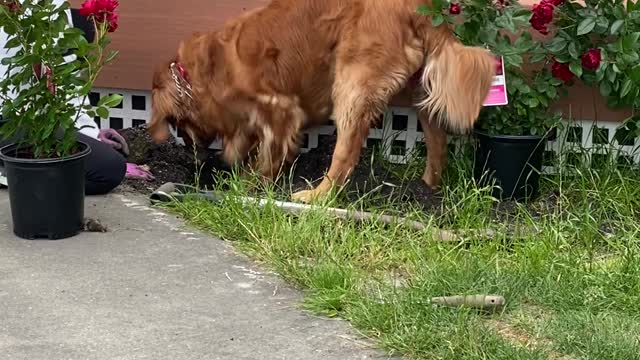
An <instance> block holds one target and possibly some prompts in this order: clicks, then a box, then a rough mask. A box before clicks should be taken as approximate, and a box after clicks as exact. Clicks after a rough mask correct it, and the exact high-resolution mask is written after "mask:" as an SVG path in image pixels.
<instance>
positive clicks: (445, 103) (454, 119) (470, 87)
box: [417, 28, 496, 133]
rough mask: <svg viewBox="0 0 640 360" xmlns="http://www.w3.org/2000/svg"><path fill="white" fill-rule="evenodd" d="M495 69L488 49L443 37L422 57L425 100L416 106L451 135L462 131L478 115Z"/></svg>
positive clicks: (471, 123)
mask: <svg viewBox="0 0 640 360" xmlns="http://www.w3.org/2000/svg"><path fill="white" fill-rule="evenodd" d="M432 31H433V28H432ZM495 69H496V61H495V58H494V56H493V55H492V54H491V53H490V52H489V51H488V50H486V49H483V48H480V47H471V46H465V45H463V44H462V43H460V42H459V41H458V40H457V39H456V38H455V37H454V36H453V35H451V36H446V37H444V39H442V42H440V43H439V44H438V46H437V47H436V48H435V49H430V51H429V52H428V53H427V54H426V60H425V64H424V70H423V73H422V87H423V89H424V92H425V97H424V99H422V100H421V101H420V102H419V103H418V104H417V105H418V107H419V108H420V110H421V111H425V112H426V113H427V114H429V117H430V119H431V121H438V122H439V123H440V124H441V125H443V126H445V127H446V128H447V129H449V130H451V131H453V132H459V133H461V132H466V131H468V130H470V129H472V128H473V125H474V123H475V121H476V120H477V118H478V115H479V114H480V110H481V109H482V106H483V103H484V100H485V99H486V97H487V95H488V93H489V90H490V87H491V83H492V82H493V78H494V76H495Z"/></svg>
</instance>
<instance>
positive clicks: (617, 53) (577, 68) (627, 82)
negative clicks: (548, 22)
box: [547, 0, 640, 109]
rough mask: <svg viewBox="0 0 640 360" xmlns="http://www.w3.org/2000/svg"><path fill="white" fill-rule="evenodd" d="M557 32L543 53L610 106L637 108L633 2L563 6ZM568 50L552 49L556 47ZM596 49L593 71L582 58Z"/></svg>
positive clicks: (639, 49) (639, 24)
mask: <svg viewBox="0 0 640 360" xmlns="http://www.w3.org/2000/svg"><path fill="white" fill-rule="evenodd" d="M554 25H555V28H556V31H555V33H554V38H553V40H552V41H551V42H550V43H549V44H548V45H547V49H548V50H549V51H550V52H551V54H552V55H553V57H554V58H555V59H557V60H558V61H559V62H562V63H568V64H570V67H571V71H572V72H573V73H574V74H575V75H576V76H577V77H578V78H580V80H582V81H583V82H584V83H585V84H587V85H590V86H593V87H595V88H598V89H599V91H600V94H601V95H602V96H603V97H605V98H606V99H607V102H608V104H609V106H611V107H613V108H618V107H633V108H636V109H637V108H638V107H640V96H639V95H640V65H639V64H640V43H639V42H638V40H640V6H638V3H637V1H628V2H626V1H623V0H612V1H587V2H586V3H585V4H581V3H578V2H577V1H565V2H564V3H563V4H561V5H559V6H558V8H557V9H556V16H555V18H554ZM560 42H561V43H564V44H567V46H554V44H558V43H560ZM589 49H599V50H600V52H601V55H602V61H601V62H600V64H599V66H598V67H597V69H596V70H588V69H584V67H583V65H582V64H581V58H582V56H583V54H585V53H586V52H587V51H588V50H589Z"/></svg>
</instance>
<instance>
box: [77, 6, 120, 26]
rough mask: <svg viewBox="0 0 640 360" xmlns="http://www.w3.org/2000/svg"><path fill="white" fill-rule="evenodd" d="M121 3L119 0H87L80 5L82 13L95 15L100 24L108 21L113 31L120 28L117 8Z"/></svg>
mask: <svg viewBox="0 0 640 360" xmlns="http://www.w3.org/2000/svg"><path fill="white" fill-rule="evenodd" d="M119 5H120V4H119V3H118V0H86V1H85V2H84V3H82V6H81V7H80V15H82V16H85V17H93V19H94V20H95V21H96V22H98V23H100V24H101V23H104V22H105V21H107V22H108V31H109V32H113V31H115V30H116V29H117V28H118V13H117V12H116V8H117V7H118V6H119Z"/></svg>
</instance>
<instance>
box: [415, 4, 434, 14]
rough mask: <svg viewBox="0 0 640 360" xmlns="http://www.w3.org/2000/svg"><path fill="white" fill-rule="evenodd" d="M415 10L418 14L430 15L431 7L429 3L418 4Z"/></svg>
mask: <svg viewBox="0 0 640 360" xmlns="http://www.w3.org/2000/svg"><path fill="white" fill-rule="evenodd" d="M416 12H417V13H418V14H419V15H425V16H427V15H431V12H432V9H431V7H430V6H429V5H418V9H416Z"/></svg>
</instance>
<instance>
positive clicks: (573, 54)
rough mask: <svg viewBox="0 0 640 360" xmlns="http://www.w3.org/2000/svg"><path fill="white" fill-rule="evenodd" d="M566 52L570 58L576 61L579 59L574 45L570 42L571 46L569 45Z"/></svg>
mask: <svg viewBox="0 0 640 360" xmlns="http://www.w3.org/2000/svg"><path fill="white" fill-rule="evenodd" d="M568 50H569V55H571V57H572V58H574V59H577V58H579V57H580V54H579V53H578V47H577V46H576V43H574V42H572V43H571V44H569V47H568Z"/></svg>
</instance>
